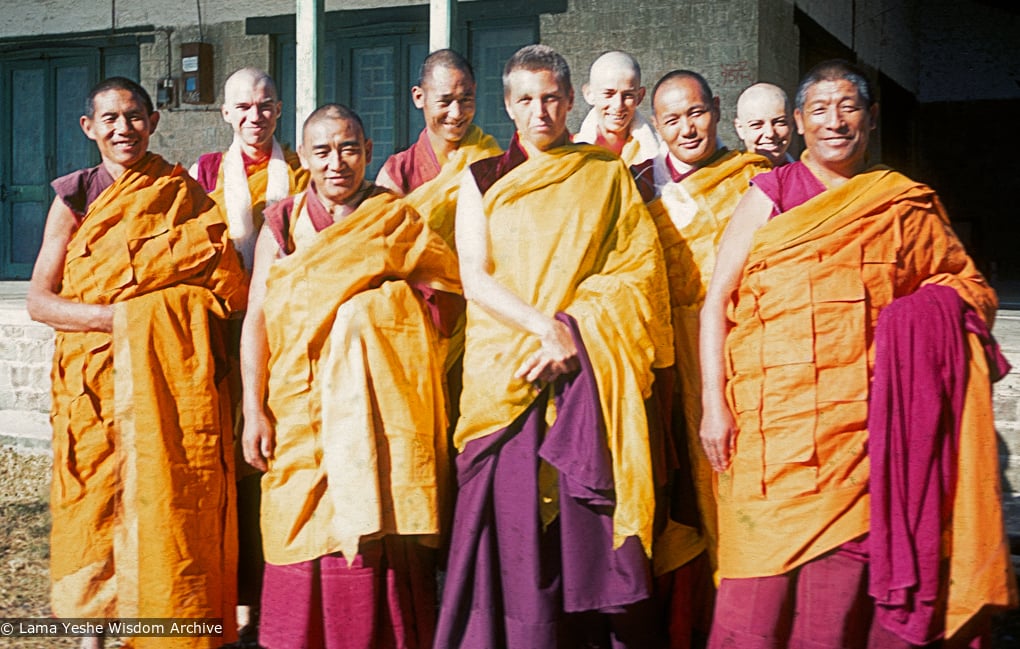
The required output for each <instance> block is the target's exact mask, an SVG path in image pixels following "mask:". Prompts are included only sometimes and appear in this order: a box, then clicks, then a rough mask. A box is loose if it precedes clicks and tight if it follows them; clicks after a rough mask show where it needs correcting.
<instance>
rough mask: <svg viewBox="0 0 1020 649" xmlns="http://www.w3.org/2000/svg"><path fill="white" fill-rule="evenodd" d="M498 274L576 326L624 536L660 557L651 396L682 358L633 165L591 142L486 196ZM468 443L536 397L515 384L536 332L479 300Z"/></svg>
mask: <svg viewBox="0 0 1020 649" xmlns="http://www.w3.org/2000/svg"><path fill="white" fill-rule="evenodd" d="M483 202H484V209H485V213H486V214H487V215H488V218H489V240H490V242H491V243H490V246H491V251H490V254H491V258H492V274H493V277H494V278H495V279H496V280H497V281H498V282H500V283H501V284H503V285H504V286H506V287H507V288H509V289H510V290H511V291H513V292H514V293H516V294H517V295H518V296H520V297H521V298H522V299H523V300H524V301H526V302H528V303H530V304H532V305H534V306H535V307H536V308H537V309H539V310H540V311H542V312H543V313H545V314H546V315H548V316H549V317H552V316H553V315H555V314H556V313H557V312H561V311H562V312H566V313H568V314H570V315H571V316H573V317H574V318H575V319H576V320H577V324H578V327H579V328H580V331H581V337H582V339H583V340H584V343H585V347H586V349H587V350H588V353H589V355H590V357H591V361H592V365H593V367H594V370H595V374H596V379H597V382H598V388H599V400H600V402H601V407H602V414H603V417H604V419H605V423H606V428H607V435H608V442H609V449H610V452H611V454H612V462H613V475H614V477H615V482H616V498H617V504H616V510H615V512H614V517H613V523H614V541H615V543H616V545H617V546H618V545H619V544H621V543H622V542H623V540H624V539H626V538H627V537H628V536H638V537H639V539H640V540H641V542H642V544H643V545H644V547H645V550H646V551H649V552H650V550H651V535H652V517H653V510H654V496H653V484H652V473H651V462H650V458H649V444H648V424H647V419H646V416H645V406H644V399H645V398H646V397H648V396H649V395H650V391H651V384H652V379H653V376H652V368H653V367H666V366H669V365H670V364H671V362H672V358H673V345H672V342H673V341H672V332H671V330H670V327H669V303H668V299H669V296H668V294H667V287H666V282H665V269H664V267H663V261H662V251H661V248H660V246H659V243H658V238H657V237H656V234H655V225H654V224H653V223H652V221H651V219H650V218H649V216H648V211H647V209H646V208H645V206H644V204H643V203H642V202H641V198H640V196H639V195H638V193H637V188H636V187H635V186H634V183H633V180H632V179H631V178H630V174H629V172H628V170H627V167H626V166H625V165H624V164H623V162H621V161H620V159H619V158H618V157H617V156H615V155H613V154H612V153H610V152H608V151H606V150H604V149H602V148H600V147H595V146H591V145H567V146H563V147H558V148H555V149H552V150H550V151H547V152H545V153H544V154H542V155H538V156H535V157H533V158H532V159H529V160H527V161H526V162H524V163H522V164H521V165H519V166H517V167H516V168H514V169H512V170H511V171H510V172H508V173H507V174H506V175H505V176H504V177H502V178H501V179H500V180H498V181H497V182H496V183H495V184H494V185H493V186H492V187H491V188H489V190H488V191H487V192H486V193H485V194H484V196H483ZM466 339H467V341H466V349H465V353H464V391H463V393H462V395H461V418H460V421H459V422H458V425H457V431H456V435H455V439H454V441H455V443H456V445H457V447H458V448H460V449H463V448H464V445H465V444H466V443H468V442H470V441H471V440H474V439H478V438H481V437H484V436H486V435H489V434H491V433H494V432H496V431H498V430H500V429H503V428H505V427H506V426H508V425H509V424H510V423H511V422H513V421H514V419H516V418H517V416H518V415H520V414H521V413H522V412H524V411H525V410H526V409H527V407H528V405H529V404H530V403H531V402H532V401H533V400H534V399H535V396H536V392H535V390H534V388H533V387H532V386H531V385H530V384H528V383H526V382H525V381H523V380H521V379H515V378H514V377H513V373H514V371H515V370H516V369H517V367H518V366H520V364H521V363H522V362H523V361H524V359H526V358H527V357H528V356H530V355H531V354H533V353H534V352H535V351H536V350H537V349H538V348H539V340H538V338H536V337H535V336H532V335H530V334H528V333H525V332H523V331H521V330H518V329H516V328H512V327H509V326H507V325H505V324H503V323H502V322H500V321H498V320H496V319H495V318H493V317H492V316H490V315H489V314H487V313H486V312H485V311H483V310H482V309H481V308H479V307H477V306H476V305H474V304H472V303H469V304H468V316H467V329H466Z"/></svg>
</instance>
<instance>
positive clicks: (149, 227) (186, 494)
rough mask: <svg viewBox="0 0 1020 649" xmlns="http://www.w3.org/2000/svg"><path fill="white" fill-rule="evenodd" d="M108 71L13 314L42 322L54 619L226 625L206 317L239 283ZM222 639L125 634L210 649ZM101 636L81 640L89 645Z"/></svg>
mask: <svg viewBox="0 0 1020 649" xmlns="http://www.w3.org/2000/svg"><path fill="white" fill-rule="evenodd" d="M158 122H159V113H156V112H154V111H153V107H152V101H151V99H150V98H149V95H148V93H147V92H146V91H145V89H143V88H142V87H141V86H140V85H138V84H137V83H135V82H134V81H132V80H130V79H125V78H123V77H112V78H110V79H106V80H105V81H102V82H100V83H99V84H98V85H96V86H95V87H94V88H93V89H92V91H91V92H90V93H89V95H88V99H87V102H86V113H85V114H84V115H82V117H81V128H82V130H83V131H84V135H85V136H86V137H88V138H89V139H90V140H92V141H93V142H95V143H96V147H97V148H98V149H99V155H100V157H101V159H102V162H101V163H100V164H99V165H98V166H96V167H93V168H90V169H83V170H80V171H76V172H73V173H71V174H68V175H66V176H62V177H61V178H58V179H56V180H54V181H53V190H54V192H55V194H56V197H55V198H54V199H53V203H52V205H51V207H50V211H49V215H48V216H47V218H46V229H45V232H44V235H43V241H42V247H41V248H40V250H39V257H38V259H37V260H36V264H35V269H34V270H33V271H32V280H31V282H30V283H29V288H28V305H27V306H28V313H29V315H30V316H31V317H32V318H33V319H34V320H37V321H39V322H43V323H45V324H47V325H49V326H51V327H53V329H54V330H56V341H55V347H54V355H53V373H52V390H53V395H52V396H53V398H52V409H51V411H50V421H51V423H52V425H53V485H54V488H53V491H52V493H51V498H50V507H51V510H52V528H51V552H50V571H49V574H50V580H51V606H52V609H53V613H54V615H56V616H59V617H63V618H93V619H96V618H100V619H101V618H118V617H119V618H127V617H143V618H168V617H178V616H179V617H180V618H182V619H183V618H191V619H195V618H221V619H230V618H231V617H232V616H233V615H234V605H235V599H236V598H235V592H236V589H235V585H236V579H237V577H236V575H235V574H234V569H235V564H236V556H235V551H236V543H235V538H236V530H234V529H233V526H232V525H231V523H232V522H233V520H234V499H233V493H232V492H233V481H234V475H233V473H234V472H233V457H232V456H233V453H232V448H231V441H232V434H231V421H230V419H231V418H230V408H229V392H228V389H227V385H226V381H225V380H224V374H225V372H224V369H225V368H224V367H223V364H222V363H221V359H222V358H223V357H224V355H225V350H224V349H223V344H222V343H223V337H222V336H221V335H219V332H220V326H221V325H222V323H221V322H219V320H220V319H225V318H227V317H229V316H230V315H231V314H232V313H237V312H238V311H239V310H241V309H243V308H244V305H245V297H246V293H247V290H246V289H247V287H246V284H245V281H244V274H243V272H242V271H241V266H240V263H239V260H238V257H237V254H236V253H235V251H234V249H233V246H232V245H231V244H230V241H229V239H227V236H226V227H225V225H224V223H223V217H222V215H221V214H220V210H219V208H218V207H217V205H216V204H215V203H214V202H213V201H211V200H209V197H208V196H207V195H206V193H205V191H203V190H202V188H201V187H199V186H198V183H196V182H195V181H194V180H192V179H191V178H190V177H189V176H188V174H187V172H185V170H184V169H183V168H182V167H181V166H180V165H172V164H170V163H168V162H167V161H166V160H164V159H163V158H162V157H160V156H159V155H157V154H155V153H153V152H151V151H149V139H150V136H151V135H152V133H153V131H154V130H155V129H156V125H157V124H158ZM233 639H234V629H233V628H232V627H231V626H229V625H224V637H222V638H209V637H206V638H197V637H195V638H180V637H178V638H165V637H164V638H151V637H150V638H136V639H135V640H134V641H133V642H132V643H131V646H133V647H140V648H143V649H146V648H148V649H152V648H155V647H158V648H160V649H163V648H165V647H174V648H183V647H187V648H189V649H214V648H215V647H219V646H220V645H221V644H222V643H223V642H229V641H231V640H233ZM102 643H103V641H102V638H101V637H87V638H82V642H81V647H83V648H88V649H96V648H97V647H101V646H102Z"/></svg>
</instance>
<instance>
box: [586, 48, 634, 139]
mask: <svg viewBox="0 0 1020 649" xmlns="http://www.w3.org/2000/svg"><path fill="white" fill-rule="evenodd" d="M581 92H582V94H583V95H584V100H585V101H586V102H588V104H589V105H590V106H591V107H592V109H593V111H594V113H595V117H596V118H597V119H598V129H599V135H600V136H601V137H602V138H603V139H604V140H605V141H606V142H607V146H608V142H609V140H608V139H607V138H613V141H614V142H615V143H616V147H617V148H614V149H613V150H614V151H616V152H617V153H619V152H620V151H621V150H622V147H623V145H624V144H625V143H626V141H627V138H628V137H629V136H630V127H631V123H632V122H633V121H634V115H635V113H636V112H637V107H638V106H639V105H640V104H641V102H642V101H644V99H645V88H644V86H642V85H641V66H639V65H638V62H637V61H636V60H634V57H633V56H631V55H630V54H627V53H626V52H620V51H618V50H614V51H612V52H606V53H605V54H603V55H602V56H600V57H599V58H597V59H595V62H594V63H592V64H591V70H589V72H588V83H586V84H584V86H582V88H581Z"/></svg>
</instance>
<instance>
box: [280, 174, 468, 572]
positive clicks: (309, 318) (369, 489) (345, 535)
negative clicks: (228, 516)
mask: <svg viewBox="0 0 1020 649" xmlns="http://www.w3.org/2000/svg"><path fill="white" fill-rule="evenodd" d="M308 196H309V194H308V193H307V192H306V193H305V194H303V195H301V196H299V197H298V198H297V199H296V200H295V211H294V215H295V218H294V221H295V233H297V232H298V231H300V228H301V226H300V223H298V221H299V220H300V219H301V218H302V217H301V216H299V215H301V213H302V211H303V210H304V207H303V202H304V200H305V199H306V197H308ZM308 200H316V199H315V198H309V199H308ZM299 202H300V203H301V204H299ZM296 248H297V249H296V251H295V252H294V253H293V254H289V255H287V256H286V257H283V258H280V259H277V260H276V261H274V262H273V265H272V267H271V268H270V271H269V277H268V280H267V282H266V297H265V302H264V304H263V311H264V313H265V318H266V332H267V337H268V342H269V353H270V356H269V364H268V400H267V413H268V415H269V417H270V418H271V420H272V422H273V424H274V426H275V430H276V448H275V452H274V456H273V458H272V459H271V460H270V462H269V471H268V472H267V473H266V475H265V477H264V478H263V480H262V534H263V543H264V548H265V557H266V561H267V562H269V563H272V564H276V565H285V564H293V563H299V562H303V561H309V560H312V559H316V558H318V557H321V556H324V555H327V554H330V553H334V552H338V551H339V552H343V554H344V556H345V557H347V558H348V560H352V559H353V558H354V556H355V555H357V553H358V545H359V542H360V541H361V540H362V539H371V538H378V537H379V536H382V535H384V534H405V535H435V534H438V533H439V531H440V529H439V524H440V520H441V512H440V503H441V501H442V500H443V494H442V493H440V492H441V490H442V485H443V483H444V481H445V476H446V474H447V472H448V470H449V468H448V466H447V458H448V453H447V446H446V444H447V442H446V426H447V421H446V411H445V408H444V398H443V394H442V388H441V386H442V370H443V363H444V361H445V357H444V352H445V350H444V347H443V345H442V344H441V342H440V340H439V338H438V334H437V332H436V330H435V328H434V327H433V325H432V324H431V321H430V320H429V319H428V317H427V316H426V315H425V312H424V311H423V306H422V303H421V300H420V299H419V298H418V297H417V296H416V295H415V294H414V292H413V291H412V290H411V289H410V287H409V285H408V283H409V282H412V283H415V284H425V285H428V286H430V287H432V288H435V289H438V290H442V291H447V292H454V293H459V292H460V280H459V275H458V272H457V262H456V258H455V257H454V255H453V252H452V251H451V250H450V249H449V248H448V247H447V246H446V245H445V244H444V243H443V242H442V240H441V239H440V238H439V237H438V236H437V235H436V234H435V233H433V232H431V231H430V230H429V229H428V228H427V227H425V223H424V221H423V219H422V218H421V217H420V216H418V214H417V213H416V212H415V211H414V210H413V209H412V208H411V207H410V206H409V205H407V204H406V203H405V202H404V201H403V200H401V199H398V198H396V197H395V196H394V195H393V194H391V193H389V192H385V193H383V194H380V195H376V196H373V197H371V198H368V199H366V200H365V201H364V202H363V203H362V204H361V205H360V206H359V207H358V209H357V210H356V211H354V212H353V213H352V214H350V215H348V216H346V217H344V218H343V219H342V220H341V221H339V222H337V223H335V224H333V225H332V226H329V227H327V228H326V229H324V230H322V231H321V232H319V233H317V234H314V235H312V236H311V237H310V238H307V239H300V238H299V239H298V240H297V242H296Z"/></svg>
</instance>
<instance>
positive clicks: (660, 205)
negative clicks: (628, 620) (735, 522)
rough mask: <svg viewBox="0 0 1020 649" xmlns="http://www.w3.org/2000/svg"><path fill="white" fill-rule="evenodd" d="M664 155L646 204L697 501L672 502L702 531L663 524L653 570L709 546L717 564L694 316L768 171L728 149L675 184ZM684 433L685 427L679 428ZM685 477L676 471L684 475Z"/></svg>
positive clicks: (678, 438)
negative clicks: (666, 298) (758, 180)
mask: <svg viewBox="0 0 1020 649" xmlns="http://www.w3.org/2000/svg"><path fill="white" fill-rule="evenodd" d="M665 165H666V162H665V158H659V159H658V160H656V161H655V170H654V171H655V173H654V177H655V180H656V194H658V198H656V199H655V200H653V201H652V202H651V203H649V205H648V211H649V212H650V213H651V215H652V219H653V220H654V221H655V225H656V227H657V229H658V232H659V241H660V242H661V243H662V250H663V254H664V255H665V258H666V273H667V275H668V277H669V290H670V306H671V309H672V318H673V335H674V341H675V345H676V365H675V371H676V374H677V381H676V392H677V398H678V399H679V403H680V405H681V406H682V410H683V413H682V422H683V429H682V430H677V431H673V435H674V439H673V443H674V444H676V445H682V444H686V445H687V452H688V455H689V457H690V465H691V473H692V478H693V483H694V491H695V494H696V495H697V503H673V504H672V508H673V509H674V510H676V509H677V508H691V507H696V508H697V518H700V522H701V529H700V531H699V530H698V529H695V528H693V527H690V526H688V525H683V524H680V523H677V522H675V521H673V520H671V521H669V522H668V523H667V527H666V529H665V530H664V531H663V532H662V533H661V534H660V535H659V536H658V538H657V539H656V544H655V552H654V555H653V558H654V569H655V573H656V574H657V575H660V574H663V573H666V572H669V571H670V570H674V569H676V568H678V567H680V566H682V565H684V564H685V563H687V562H688V561H690V560H691V559H693V558H694V557H695V556H697V555H698V553H700V552H701V551H702V550H703V549H707V550H708V553H709V558H710V560H711V561H712V564H713V566H714V565H715V554H716V553H715V545H716V538H717V532H716V522H715V497H714V495H713V492H712V490H713V487H712V484H713V477H712V474H713V471H712V467H711V465H710V464H709V463H708V458H707V457H705V451H704V450H703V449H702V447H701V439H700V437H699V436H698V431H699V428H700V426H701V364H700V363H699V362H698V337H699V336H698V329H699V326H700V325H699V322H700V320H699V314H700V312H701V307H702V305H703V304H704V302H705V291H706V290H707V288H708V283H709V281H710V280H711V277H712V271H713V270H714V269H715V258H716V250H717V249H718V247H719V240H720V239H721V238H722V233H723V230H725V229H726V225H727V224H728V223H729V220H730V216H732V214H733V210H734V209H735V208H736V206H737V203H738V202H739V201H740V199H741V197H742V196H743V195H744V192H746V191H747V188H748V182H749V181H750V180H751V178H753V177H754V176H755V175H757V174H759V173H761V172H763V171H767V170H768V169H769V165H768V161H767V160H766V159H765V158H763V157H761V156H759V155H755V154H750V153H739V152H736V151H731V152H728V153H724V154H722V155H721V156H719V157H718V158H716V159H715V160H713V161H712V162H711V163H709V164H707V165H706V166H704V167H701V168H699V169H697V170H696V171H694V172H693V173H691V174H690V175H688V176H686V177H685V178H683V180H681V181H680V182H673V180H672V178H671V177H670V174H669V173H668V171H667V170H666V169H665ZM685 431H686V433H685ZM683 477H684V476H680V478H683Z"/></svg>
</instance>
